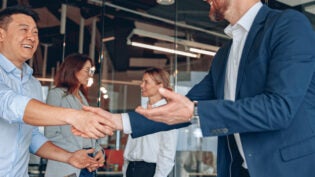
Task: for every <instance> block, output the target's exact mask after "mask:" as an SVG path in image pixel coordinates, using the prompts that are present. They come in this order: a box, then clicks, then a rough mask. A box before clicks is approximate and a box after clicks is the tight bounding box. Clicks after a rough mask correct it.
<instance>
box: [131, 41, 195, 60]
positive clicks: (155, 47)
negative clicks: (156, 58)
mask: <svg viewBox="0 0 315 177" xmlns="http://www.w3.org/2000/svg"><path fill="white" fill-rule="evenodd" d="M130 44H131V45H132V46H136V47H142V48H146V49H152V50H157V51H161V52H167V53H173V54H177V55H182V56H187V57H192V58H199V55H198V54H195V53H190V52H184V51H180V50H174V49H169V48H164V47H159V46H154V45H149V44H144V43H139V42H130Z"/></svg>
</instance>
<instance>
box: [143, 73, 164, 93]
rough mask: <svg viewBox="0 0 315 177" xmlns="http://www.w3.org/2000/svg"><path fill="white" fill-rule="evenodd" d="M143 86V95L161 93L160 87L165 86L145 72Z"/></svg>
mask: <svg viewBox="0 0 315 177" xmlns="http://www.w3.org/2000/svg"><path fill="white" fill-rule="evenodd" d="M140 87H141V96H143V97H152V96H156V95H159V94H160V93H159V88H161V87H163V85H162V84H157V83H156V82H155V81H154V80H153V79H152V77H151V76H150V75H149V74H147V73H145V74H144V75H143V77H142V83H141V85H140Z"/></svg>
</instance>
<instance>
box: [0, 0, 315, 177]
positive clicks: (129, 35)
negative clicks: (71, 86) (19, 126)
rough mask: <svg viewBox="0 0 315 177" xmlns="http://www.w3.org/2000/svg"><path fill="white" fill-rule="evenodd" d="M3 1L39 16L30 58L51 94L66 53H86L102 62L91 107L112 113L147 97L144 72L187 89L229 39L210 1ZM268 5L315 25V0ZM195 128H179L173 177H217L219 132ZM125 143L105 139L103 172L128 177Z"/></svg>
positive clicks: (120, 137) (38, 166)
mask: <svg viewBox="0 0 315 177" xmlns="http://www.w3.org/2000/svg"><path fill="white" fill-rule="evenodd" d="M0 2H1V5H2V6H1V8H2V9H3V8H6V7H8V6H13V5H17V4H20V5H25V6H30V7H31V8H32V9H33V10H34V11H36V12H37V13H38V14H39V16H40V21H39V23H38V28H39V38H40V45H39V47H38V50H37V52H36V54H35V56H34V57H33V58H32V59H30V60H29V61H28V63H29V65H30V66H31V67H32V68H33V69H34V75H35V76H36V77H37V78H38V79H39V80H40V81H41V83H42V85H43V91H44V93H45V94H46V93H47V91H48V90H49V88H51V87H53V77H54V75H55V73H56V70H57V69H58V67H59V64H60V63H61V62H62V61H63V59H64V57H65V56H67V55H68V54H70V53H74V52H77V53H85V54H88V55H89V56H90V57H91V58H92V59H93V60H94V62H95V67H96V74H95V75H94V77H93V81H94V82H93V84H92V85H91V87H90V88H89V99H90V105H92V106H99V107H101V108H103V109H106V110H109V111H110V112H114V113H121V112H126V111H130V110H133V109H134V108H135V107H137V106H138V105H141V104H142V103H144V102H145V101H146V100H145V98H141V94H140V87H139V84H140V82H141V78H142V74H143V71H144V70H145V69H146V68H148V67H151V66H156V67H161V68H164V69H166V70H167V71H168V72H169V73H170V74H171V78H170V79H171V83H172V86H173V88H174V90H175V91H176V92H178V93H181V94H185V93H186V92H187V91H188V90H189V89H190V88H191V87H192V86H193V85H194V84H196V83H198V81H200V80H201V79H202V77H203V76H204V75H205V74H206V73H207V72H208V70H209V67H210V65H211V61H212V59H213V56H214V55H215V53H216V51H217V50H218V49H219V47H220V46H222V45H223V44H224V43H225V42H226V41H227V40H229V37H228V36H226V35H225V34H224V32H223V30H224V28H225V27H226V26H227V22H211V21H210V20H209V18H208V14H209V5H208V4H207V2H206V1H203V0H54V1H51V0H0ZM262 2H263V3H265V4H266V5H268V6H269V7H271V8H276V9H289V8H290V9H295V10H298V11H300V12H302V13H304V14H305V15H306V16H307V17H308V18H309V20H310V21H311V23H312V24H313V26H314V27H315V1H314V0H262ZM314 29H315V28H314ZM314 48H315V46H314ZM45 94H44V95H43V96H44V97H45V96H46V95H45ZM43 128H44V127H41V129H43ZM194 129H195V127H187V128H182V129H180V130H179V136H180V137H181V138H179V139H178V142H177V154H176V159H175V160H176V165H175V167H174V169H173V171H172V173H171V174H170V175H169V176H170V177H186V176H187V177H188V176H216V166H215V165H216V137H207V138H198V137H195V136H194V134H193V133H192V132H193V131H194ZM126 140H127V135H124V134H123V133H122V132H116V133H115V135H114V136H111V137H106V138H103V139H100V140H99V143H100V144H101V145H102V146H103V147H104V148H105V149H106V150H107V163H106V165H105V166H104V168H101V169H100V170H99V171H98V172H97V176H122V175H121V172H120V171H121V163H122V152H123V150H124V145H125V143H126ZM29 166H30V172H29V173H30V176H43V174H44V171H45V159H39V158H37V157H36V156H32V158H31V160H30V164H29Z"/></svg>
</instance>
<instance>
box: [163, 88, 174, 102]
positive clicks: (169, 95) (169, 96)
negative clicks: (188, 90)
mask: <svg viewBox="0 0 315 177" xmlns="http://www.w3.org/2000/svg"><path fill="white" fill-rule="evenodd" d="M159 92H160V94H161V95H162V96H163V97H164V98H166V99H167V100H172V99H174V98H176V96H177V94H176V93H175V92H173V91H170V90H168V89H165V88H159Z"/></svg>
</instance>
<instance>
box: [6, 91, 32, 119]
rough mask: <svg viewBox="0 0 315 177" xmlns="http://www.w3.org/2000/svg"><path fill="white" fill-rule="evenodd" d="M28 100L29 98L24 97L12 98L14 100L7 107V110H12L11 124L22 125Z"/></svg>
mask: <svg viewBox="0 0 315 177" xmlns="http://www.w3.org/2000/svg"><path fill="white" fill-rule="evenodd" d="M30 100H31V98H29V97H26V96H16V97H15V98H14V100H13V101H12V104H10V105H9V109H10V110H12V112H13V115H14V116H13V117H14V119H12V120H11V121H12V122H19V123H24V120H23V117H24V112H25V109H26V106H27V104H28V102H29V101H30ZM11 117H12V116H11Z"/></svg>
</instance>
